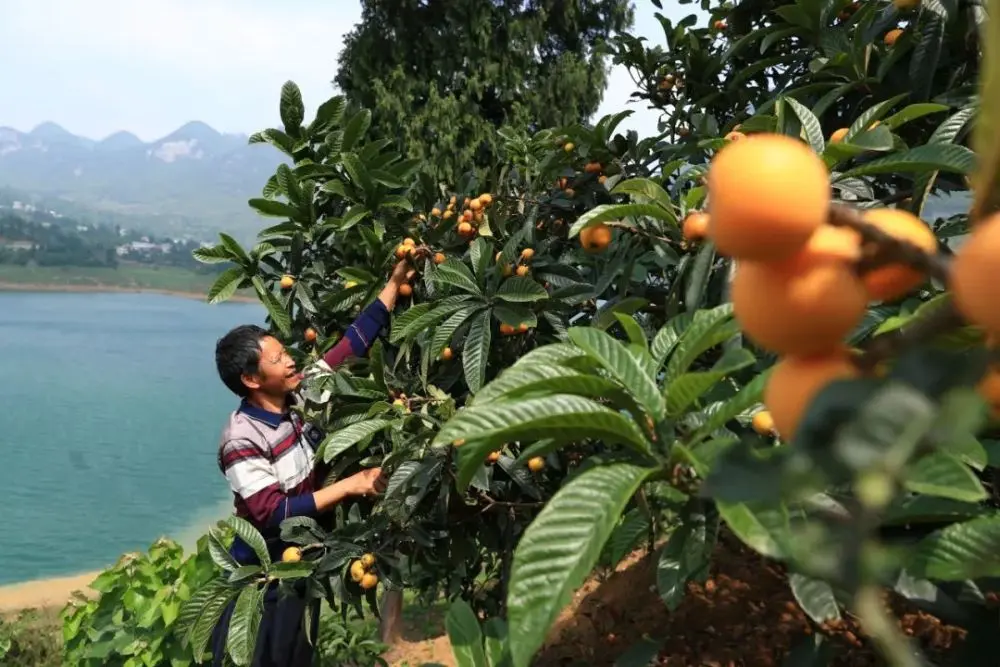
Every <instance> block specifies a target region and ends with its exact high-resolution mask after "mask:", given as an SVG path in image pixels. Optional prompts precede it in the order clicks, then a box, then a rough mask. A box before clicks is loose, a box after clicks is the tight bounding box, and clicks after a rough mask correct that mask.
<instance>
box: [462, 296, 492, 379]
mask: <svg viewBox="0 0 1000 667" xmlns="http://www.w3.org/2000/svg"><path fill="white" fill-rule="evenodd" d="M492 337H493V330H492V328H491V327H490V312H489V311H488V310H484V311H483V312H481V313H479V314H478V315H475V316H474V317H473V318H472V321H471V324H470V325H469V334H468V335H467V336H466V337H465V343H464V348H463V350H462V366H463V368H464V370H465V383H466V384H467V385H469V391H471V392H472V393H473V394H475V393H476V392H477V391H479V390H480V389H481V388H482V386H483V383H484V382H486V364H487V362H488V361H489V357H490V341H491V339H492Z"/></svg>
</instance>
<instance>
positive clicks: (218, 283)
mask: <svg viewBox="0 0 1000 667" xmlns="http://www.w3.org/2000/svg"><path fill="white" fill-rule="evenodd" d="M245 278H246V272H245V271H244V270H243V267H242V266H233V267H230V268H228V269H226V270H225V271H223V272H222V273H220V274H219V277H218V278H216V280H215V282H214V283H213V284H212V287H211V288H209V290H208V302H209V303H222V302H223V301H226V300H227V299H229V298H230V297H231V296H232V295H234V294H236V290H237V289H239V286H240V283H241V282H242V281H243V280H244V279H245Z"/></svg>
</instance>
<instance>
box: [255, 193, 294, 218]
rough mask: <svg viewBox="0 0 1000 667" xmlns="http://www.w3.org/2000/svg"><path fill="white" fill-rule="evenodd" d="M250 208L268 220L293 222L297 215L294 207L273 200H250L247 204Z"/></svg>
mask: <svg viewBox="0 0 1000 667" xmlns="http://www.w3.org/2000/svg"><path fill="white" fill-rule="evenodd" d="M247 203H248V204H249V205H250V208H252V209H254V210H255V211H257V212H258V213H260V214H261V215H263V216H265V217H270V218H288V219H291V220H294V219H295V218H296V216H297V215H298V211H297V210H296V209H295V207H294V206H291V205H289V204H285V203H283V202H280V201H275V200H273V199H262V198H257V199H251V200H250V201H248V202H247Z"/></svg>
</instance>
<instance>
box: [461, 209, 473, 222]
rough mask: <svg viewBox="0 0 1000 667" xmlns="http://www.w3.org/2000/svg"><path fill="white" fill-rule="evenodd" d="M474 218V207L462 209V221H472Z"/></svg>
mask: <svg viewBox="0 0 1000 667" xmlns="http://www.w3.org/2000/svg"><path fill="white" fill-rule="evenodd" d="M472 218H473V215H472V209H468V208H467V209H465V210H464V211H462V221H463V222H472Z"/></svg>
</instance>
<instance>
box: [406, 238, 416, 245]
mask: <svg viewBox="0 0 1000 667" xmlns="http://www.w3.org/2000/svg"><path fill="white" fill-rule="evenodd" d="M416 243H417V242H416V241H414V240H413V239H411V238H410V237H406V238H405V239H403V245H408V246H410V247H413V246H415V245H416Z"/></svg>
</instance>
